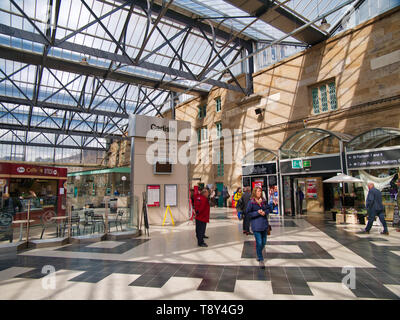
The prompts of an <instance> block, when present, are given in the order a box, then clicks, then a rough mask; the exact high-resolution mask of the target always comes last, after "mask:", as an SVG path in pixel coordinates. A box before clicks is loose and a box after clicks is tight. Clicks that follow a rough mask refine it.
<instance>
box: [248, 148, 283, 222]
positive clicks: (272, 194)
mask: <svg viewBox="0 0 400 320" xmlns="http://www.w3.org/2000/svg"><path fill="white" fill-rule="evenodd" d="M277 158H278V157H277V154H276V152H274V151H271V150H268V149H263V148H258V149H255V150H254V151H251V152H250V153H248V154H247V155H246V156H245V157H244V158H243V160H242V186H243V187H250V188H251V190H253V189H254V188H255V187H260V188H262V190H263V194H264V197H265V198H267V199H268V201H269V203H272V204H273V205H274V212H275V213H276V214H279V192H278V190H279V186H278V184H279V179H278V170H277V168H278V164H277Z"/></svg>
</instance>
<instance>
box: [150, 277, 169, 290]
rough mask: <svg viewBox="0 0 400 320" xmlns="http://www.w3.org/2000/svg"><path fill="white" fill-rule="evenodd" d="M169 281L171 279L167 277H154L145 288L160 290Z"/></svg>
mask: <svg viewBox="0 0 400 320" xmlns="http://www.w3.org/2000/svg"><path fill="white" fill-rule="evenodd" d="M169 279H171V277H169V276H156V277H154V278H153V279H152V280H150V281H149V282H148V283H147V284H146V287H152V288H161V287H162V286H163V285H164V284H166V283H167V281H168V280H169Z"/></svg>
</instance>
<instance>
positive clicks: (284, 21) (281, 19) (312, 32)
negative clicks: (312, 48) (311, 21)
mask: <svg viewBox="0 0 400 320" xmlns="http://www.w3.org/2000/svg"><path fill="white" fill-rule="evenodd" d="M224 1H225V2H227V3H229V4H231V5H233V6H235V7H236V8H239V9H241V10H243V11H244V12H247V13H248V14H250V15H252V16H253V15H254V16H257V17H259V18H260V20H262V21H264V22H266V23H268V24H270V25H271V26H273V27H275V28H277V29H279V30H281V31H283V32H285V33H289V32H291V31H293V30H294V29H296V28H299V27H301V26H303V25H305V24H306V23H307V21H303V20H302V19H300V18H299V17H297V16H296V15H295V14H294V13H292V12H291V11H289V10H288V9H287V8H286V7H284V6H279V7H277V8H274V9H273V10H268V8H271V7H272V5H273V1H271V0H246V1H243V0H224ZM293 38H295V39H297V40H300V41H302V42H305V43H307V44H310V45H314V44H317V43H319V42H321V41H324V40H326V39H327V35H326V34H324V33H323V32H322V31H320V30H318V29H316V28H315V27H313V26H311V25H309V26H307V28H304V29H303V30H302V31H301V32H298V33H297V34H295V35H293Z"/></svg>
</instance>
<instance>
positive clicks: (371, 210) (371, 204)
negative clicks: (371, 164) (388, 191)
mask: <svg viewBox="0 0 400 320" xmlns="http://www.w3.org/2000/svg"><path fill="white" fill-rule="evenodd" d="M368 189H369V192H368V196H367V200H366V204H365V206H366V207H367V211H368V223H367V227H366V228H365V230H362V231H361V233H369V231H370V230H371V228H372V225H373V223H374V221H375V217H376V216H378V218H379V220H380V221H381V223H382V225H383V232H381V234H385V235H389V231H388V227H387V224H386V221H385V214H384V213H383V210H384V207H383V204H382V193H381V192H380V191H379V190H378V189H376V188H375V187H374V184H373V183H372V182H371V183H368Z"/></svg>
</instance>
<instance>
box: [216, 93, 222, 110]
mask: <svg viewBox="0 0 400 320" xmlns="http://www.w3.org/2000/svg"><path fill="white" fill-rule="evenodd" d="M215 107H216V111H217V112H220V111H221V110H222V107H221V97H218V98H216V99H215Z"/></svg>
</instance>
